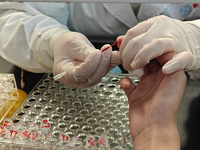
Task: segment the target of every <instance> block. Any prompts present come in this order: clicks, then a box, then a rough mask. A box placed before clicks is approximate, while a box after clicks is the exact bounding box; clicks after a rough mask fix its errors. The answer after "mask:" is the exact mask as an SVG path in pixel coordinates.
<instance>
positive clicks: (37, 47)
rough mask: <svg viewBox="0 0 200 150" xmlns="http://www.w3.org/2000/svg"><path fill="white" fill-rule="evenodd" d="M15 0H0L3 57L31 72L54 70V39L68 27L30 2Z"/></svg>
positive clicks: (0, 44) (1, 50)
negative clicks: (39, 10)
mask: <svg viewBox="0 0 200 150" xmlns="http://www.w3.org/2000/svg"><path fill="white" fill-rule="evenodd" d="M11 3H12V2H6V3H3V4H2V3H0V55H1V57H3V58H4V59H6V60H7V61H9V62H11V63H13V64H15V65H16V66H19V67H21V68H23V69H25V70H27V71H30V72H35V73H42V72H52V68H53V51H52V41H53V39H54V38H55V37H56V36H58V35H59V34H61V33H63V32H69V30H68V28H67V27H66V26H65V25H62V24H61V23H59V22H58V21H57V20H55V19H53V18H52V17H48V16H46V15H43V14H42V13H40V12H38V11H37V10H36V9H34V8H31V7H30V6H29V5H28V4H26V3H14V4H13V3H12V4H11ZM29 7H30V8H29ZM66 17H67V16H66Z"/></svg>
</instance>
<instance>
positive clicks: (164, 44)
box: [130, 38, 176, 69]
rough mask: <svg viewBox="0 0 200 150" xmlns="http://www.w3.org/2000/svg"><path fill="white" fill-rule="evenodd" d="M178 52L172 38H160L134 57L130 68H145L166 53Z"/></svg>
mask: <svg viewBox="0 0 200 150" xmlns="http://www.w3.org/2000/svg"><path fill="white" fill-rule="evenodd" d="M171 51H176V42H175V41H174V40H173V39H171V38H159V39H155V40H153V41H152V42H150V43H148V44H146V45H145V46H144V47H143V48H142V49H141V50H139V52H138V53H137V54H136V56H135V57H134V59H133V61H132V62H131V64H130V66H131V68H132V69H139V68H142V67H144V66H145V65H146V64H148V63H149V62H150V60H152V59H154V58H157V57H159V56H161V55H163V54H165V53H168V52H171Z"/></svg>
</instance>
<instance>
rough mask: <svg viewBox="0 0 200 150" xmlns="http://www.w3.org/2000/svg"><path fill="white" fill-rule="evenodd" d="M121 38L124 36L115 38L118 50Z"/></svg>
mask: <svg viewBox="0 0 200 150" xmlns="http://www.w3.org/2000/svg"><path fill="white" fill-rule="evenodd" d="M123 38H124V36H119V37H117V40H116V41H117V47H118V48H120V46H121V43H122V40H123Z"/></svg>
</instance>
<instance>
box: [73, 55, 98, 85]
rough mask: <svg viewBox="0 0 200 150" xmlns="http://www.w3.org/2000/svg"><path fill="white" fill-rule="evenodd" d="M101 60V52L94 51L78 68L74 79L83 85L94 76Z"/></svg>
mask: <svg viewBox="0 0 200 150" xmlns="http://www.w3.org/2000/svg"><path fill="white" fill-rule="evenodd" d="M100 59H101V52H100V51H93V52H92V53H91V54H90V55H89V56H88V57H87V58H86V59H85V61H84V62H82V64H80V66H77V67H76V69H75V71H74V78H75V79H76V81H77V82H80V83H83V82H86V81H87V80H88V78H89V77H90V76H91V75H92V74H94V72H95V71H96V69H97V67H98V65H99V61H100Z"/></svg>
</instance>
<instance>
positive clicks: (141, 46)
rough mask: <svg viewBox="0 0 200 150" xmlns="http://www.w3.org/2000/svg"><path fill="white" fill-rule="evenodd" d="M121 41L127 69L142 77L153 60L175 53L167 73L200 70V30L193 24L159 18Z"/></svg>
mask: <svg viewBox="0 0 200 150" xmlns="http://www.w3.org/2000/svg"><path fill="white" fill-rule="evenodd" d="M119 39H121V40H122V43H121V46H120V49H119V51H120V52H121V53H122V62H123V66H124V68H125V69H126V70H128V71H129V72H131V73H132V74H133V75H134V74H135V73H136V76H138V77H141V76H142V75H143V74H144V70H143V67H144V66H145V65H147V64H148V63H149V62H150V60H152V59H154V58H157V57H159V56H161V55H162V54H164V53H167V52H172V51H174V52H175V55H174V57H173V58H172V59H171V60H169V61H168V62H167V63H166V64H165V65H164V66H163V68H162V71H163V73H165V74H170V73H173V72H175V71H178V70H181V69H184V70H185V71H197V70H198V69H200V30H199V29H198V27H197V26H195V25H193V24H192V23H191V22H183V21H179V20H175V19H172V18H169V17H167V16H158V17H154V18H151V19H149V20H147V21H144V22H141V23H139V24H138V25H136V26H135V27H133V28H131V29H130V30H129V31H128V32H127V33H126V35H125V36H124V37H123V39H122V37H119V38H118V40H119Z"/></svg>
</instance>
